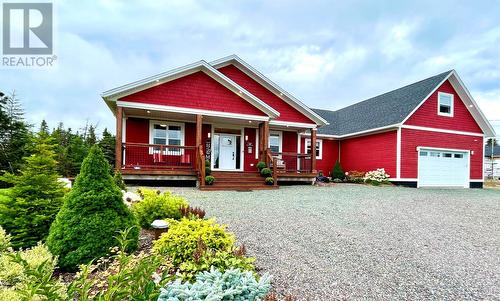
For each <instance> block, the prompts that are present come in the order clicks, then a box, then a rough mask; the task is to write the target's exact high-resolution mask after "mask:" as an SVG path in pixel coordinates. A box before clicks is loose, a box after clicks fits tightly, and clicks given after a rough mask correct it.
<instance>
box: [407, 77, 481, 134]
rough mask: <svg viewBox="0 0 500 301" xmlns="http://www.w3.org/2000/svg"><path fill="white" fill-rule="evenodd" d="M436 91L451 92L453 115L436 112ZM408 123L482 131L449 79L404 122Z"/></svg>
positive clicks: (474, 131) (448, 128)
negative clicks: (447, 115)
mask: <svg viewBox="0 0 500 301" xmlns="http://www.w3.org/2000/svg"><path fill="white" fill-rule="evenodd" d="M438 92H445V93H450V94H453V95H454V96H453V99H454V109H453V117H446V116H440V115H438V114H437V112H438ZM405 124H408V125H417V126H425V127H432V128H440V129H447V130H456V131H465V132H473V133H482V131H481V128H480V127H479V126H478V124H477V123H476V121H475V120H474V118H473V117H472V115H471V114H470V112H469V110H468V109H467V107H466V106H465V104H464V103H463V102H462V100H461V98H460V96H458V94H457V92H456V91H455V89H453V86H452V85H451V83H450V82H449V81H446V82H444V83H443V84H442V85H441V87H439V88H438V89H437V90H436V92H434V93H433V94H432V95H431V96H430V97H429V98H428V99H427V100H426V101H425V102H424V103H423V104H422V106H421V107H420V108H418V110H417V111H416V112H415V113H414V114H413V115H412V116H411V117H410V118H409V119H408V120H407V121H406V122H405Z"/></svg>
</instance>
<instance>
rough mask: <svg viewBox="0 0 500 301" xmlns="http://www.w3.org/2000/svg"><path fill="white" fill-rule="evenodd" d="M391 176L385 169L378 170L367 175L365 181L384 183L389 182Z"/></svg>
mask: <svg viewBox="0 0 500 301" xmlns="http://www.w3.org/2000/svg"><path fill="white" fill-rule="evenodd" d="M389 177H390V175H388V174H387V173H386V172H385V169H383V168H378V169H376V170H372V171H369V172H367V173H366V174H365V177H364V180H365V182H367V183H371V182H378V183H384V182H388V181H389Z"/></svg>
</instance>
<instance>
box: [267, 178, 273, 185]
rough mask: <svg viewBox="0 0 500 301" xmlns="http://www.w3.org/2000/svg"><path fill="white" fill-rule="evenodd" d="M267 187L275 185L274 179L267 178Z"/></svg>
mask: <svg viewBox="0 0 500 301" xmlns="http://www.w3.org/2000/svg"><path fill="white" fill-rule="evenodd" d="M265 183H266V185H273V184H274V178H273V177H267V178H266V180H265Z"/></svg>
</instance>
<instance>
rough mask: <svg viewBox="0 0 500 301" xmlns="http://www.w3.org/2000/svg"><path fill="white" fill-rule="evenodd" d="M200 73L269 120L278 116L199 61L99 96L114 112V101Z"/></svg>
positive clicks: (235, 84) (262, 103) (232, 82)
mask: <svg viewBox="0 0 500 301" xmlns="http://www.w3.org/2000/svg"><path fill="white" fill-rule="evenodd" d="M198 71H202V72H204V73H206V74H207V75H209V76H210V77H212V78H213V79H215V80H216V81H218V82H219V83H221V84H222V85H224V86H225V87H226V88H228V89H229V90H231V91H232V92H234V93H236V94H238V95H239V96H240V97H242V98H243V99H245V100H246V101H248V102H249V103H250V104H252V105H254V106H255V107H257V108H258V109H259V110H261V111H262V112H264V113H265V114H267V115H268V116H269V117H271V118H276V117H278V116H279V115H280V113H279V112H278V111H276V110H275V109H273V108H272V107H270V106H269V105H268V104H266V103H265V102H264V101H262V100H260V99H259V98H257V97H255V96H254V95H253V94H251V93H250V92H248V91H247V90H245V89H244V88H243V87H241V86H240V85H238V84H237V83H235V82H234V81H232V80H231V79H230V78H228V77H227V76H225V75H224V74H222V73H221V72H219V71H218V70H217V69H215V68H214V67H212V66H211V65H210V64H208V63H207V62H205V61H203V60H201V61H198V62H196V63H193V64H189V65H186V66H183V67H179V68H176V69H173V70H170V71H167V72H163V73H160V74H157V75H153V76H150V77H147V78H145V79H142V80H138V81H135V82H132V83H130V84H126V85H123V86H120V87H117V88H114V89H111V90H108V91H105V92H103V93H102V94H101V97H102V98H103V99H104V101H106V103H107V105H108V106H109V107H110V108H111V109H112V110H113V111H114V108H115V103H116V101H117V100H118V99H119V98H121V97H124V96H127V95H130V94H133V93H136V92H139V91H142V90H146V89H148V88H151V87H154V86H157V85H161V84H163V83H165V82H168V81H171V80H174V79H177V78H180V77H183V76H186V75H189V74H192V73H195V72H198Z"/></svg>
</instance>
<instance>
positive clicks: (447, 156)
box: [443, 153, 451, 158]
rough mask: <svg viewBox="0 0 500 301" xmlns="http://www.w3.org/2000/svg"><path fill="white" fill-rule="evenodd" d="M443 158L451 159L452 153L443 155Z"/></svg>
mask: <svg viewBox="0 0 500 301" xmlns="http://www.w3.org/2000/svg"><path fill="white" fill-rule="evenodd" d="M443 157H444V158H451V154H450V153H443Z"/></svg>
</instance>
